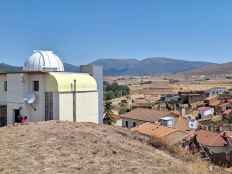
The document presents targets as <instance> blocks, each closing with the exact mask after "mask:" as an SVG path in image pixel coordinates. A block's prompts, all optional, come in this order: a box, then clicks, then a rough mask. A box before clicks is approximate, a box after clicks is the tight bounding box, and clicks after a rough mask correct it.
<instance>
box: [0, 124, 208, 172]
mask: <svg viewBox="0 0 232 174" xmlns="http://www.w3.org/2000/svg"><path fill="white" fill-rule="evenodd" d="M146 141H147V138H146V137H143V136H141V135H138V134H135V133H132V132H130V131H129V130H126V129H122V128H119V127H110V126H103V125H101V126H100V125H96V124H92V123H71V122H58V121H51V122H40V123H30V124H29V125H21V126H9V127H6V128H0V164H1V165H0V173H19V174H21V173H22V174H25V173H34V174H37V173H43V174H44V173H47V174H51V173H65V174H68V173H86V174H91V173H93V174H98V173H99V174H106V173H107V174H109V173H112V174H116V173H121V174H122V173H123V174H127V173H128V174H129V173H130V174H136V173H146V174H164V173H176V174H177V173H178V174H190V173H196V174H197V173H204V171H203V170H201V172H199V171H196V170H194V171H193V169H192V167H191V166H190V165H187V164H186V163H184V162H181V161H180V160H177V159H175V158H173V157H171V156H169V155H167V154H165V153H164V152H162V151H159V150H156V149H155V148H153V147H152V146H150V145H148V144H147V143H146Z"/></svg>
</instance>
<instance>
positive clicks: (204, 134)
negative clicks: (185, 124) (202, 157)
mask: <svg viewBox="0 0 232 174" xmlns="http://www.w3.org/2000/svg"><path fill="white" fill-rule="evenodd" d="M196 138H197V141H198V142H199V143H200V144H202V145H206V146H224V145H225V144H226V141H225V140H224V139H223V138H222V136H221V135H220V134H218V133H214V132H209V131H205V130H199V131H196Z"/></svg>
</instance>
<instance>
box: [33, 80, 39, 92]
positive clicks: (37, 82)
mask: <svg viewBox="0 0 232 174" xmlns="http://www.w3.org/2000/svg"><path fill="white" fill-rule="evenodd" d="M33 90H34V91H39V81H33Z"/></svg>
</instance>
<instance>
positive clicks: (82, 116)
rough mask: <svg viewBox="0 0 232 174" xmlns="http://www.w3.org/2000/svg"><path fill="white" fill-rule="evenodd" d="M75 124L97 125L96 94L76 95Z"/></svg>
mask: <svg viewBox="0 0 232 174" xmlns="http://www.w3.org/2000/svg"><path fill="white" fill-rule="evenodd" d="M76 101H77V103H76V104H77V106H76V110H77V122H93V123H99V117H98V114H99V113H98V93H97V92H81V93H77V100H76Z"/></svg>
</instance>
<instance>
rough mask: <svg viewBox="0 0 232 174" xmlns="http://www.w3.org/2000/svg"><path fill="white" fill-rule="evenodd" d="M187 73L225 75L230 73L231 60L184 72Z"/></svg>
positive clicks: (231, 67) (231, 69) (231, 72)
mask: <svg viewBox="0 0 232 174" xmlns="http://www.w3.org/2000/svg"><path fill="white" fill-rule="evenodd" d="M184 74H188V75H226V74H232V62H228V63H224V64H211V65H207V66H203V67H201V68H197V69H194V70H191V71H187V72H184Z"/></svg>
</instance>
